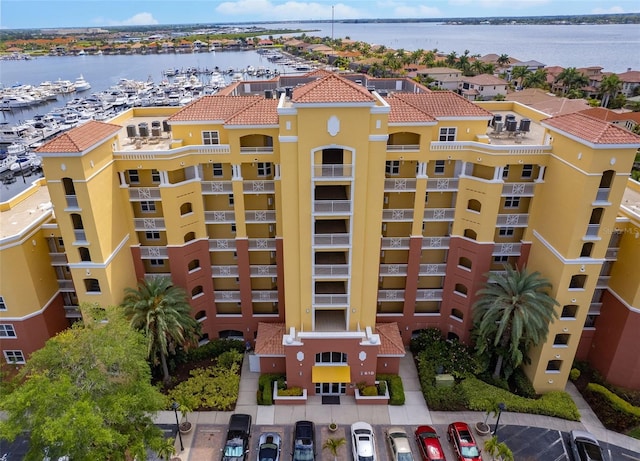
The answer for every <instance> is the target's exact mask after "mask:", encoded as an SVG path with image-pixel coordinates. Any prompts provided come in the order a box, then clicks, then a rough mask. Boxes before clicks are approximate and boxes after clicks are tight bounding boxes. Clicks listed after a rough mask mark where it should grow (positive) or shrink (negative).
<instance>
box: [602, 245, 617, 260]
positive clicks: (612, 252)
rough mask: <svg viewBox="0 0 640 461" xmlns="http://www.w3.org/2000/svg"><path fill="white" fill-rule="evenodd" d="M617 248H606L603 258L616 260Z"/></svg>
mask: <svg viewBox="0 0 640 461" xmlns="http://www.w3.org/2000/svg"><path fill="white" fill-rule="evenodd" d="M619 250H620V249H619V248H607V252H606V253H605V254H604V259H606V260H607V261H617V260H618V251H619Z"/></svg>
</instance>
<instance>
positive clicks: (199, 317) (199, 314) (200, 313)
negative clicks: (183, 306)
mask: <svg viewBox="0 0 640 461" xmlns="http://www.w3.org/2000/svg"><path fill="white" fill-rule="evenodd" d="M195 318H196V320H197V321H198V322H202V321H203V320H205V319H206V318H207V312H206V311H204V310H202V311H198V312H197V313H196V317H195Z"/></svg>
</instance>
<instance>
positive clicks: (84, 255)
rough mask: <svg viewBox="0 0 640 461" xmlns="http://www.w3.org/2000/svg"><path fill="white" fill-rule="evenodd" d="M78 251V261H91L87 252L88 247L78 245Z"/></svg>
mask: <svg viewBox="0 0 640 461" xmlns="http://www.w3.org/2000/svg"><path fill="white" fill-rule="evenodd" d="M78 253H80V261H91V254H90V253H89V248H86V247H80V248H78Z"/></svg>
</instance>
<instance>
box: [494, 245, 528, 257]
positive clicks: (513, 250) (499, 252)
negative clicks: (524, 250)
mask: <svg viewBox="0 0 640 461" xmlns="http://www.w3.org/2000/svg"><path fill="white" fill-rule="evenodd" d="M521 247H522V244H521V243H516V242H506V243H496V246H495V247H493V253H491V255H492V256H520V248H521Z"/></svg>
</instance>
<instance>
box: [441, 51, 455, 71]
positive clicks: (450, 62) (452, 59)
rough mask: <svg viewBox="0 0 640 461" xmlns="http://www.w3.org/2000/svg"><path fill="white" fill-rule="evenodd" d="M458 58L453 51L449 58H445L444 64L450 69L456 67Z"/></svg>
mask: <svg viewBox="0 0 640 461" xmlns="http://www.w3.org/2000/svg"><path fill="white" fill-rule="evenodd" d="M457 58H458V53H456V52H455V51H452V52H451V53H449V54H448V55H447V57H446V58H445V60H444V62H445V64H446V65H447V66H449V67H454V66H455V65H456V59H457Z"/></svg>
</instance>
